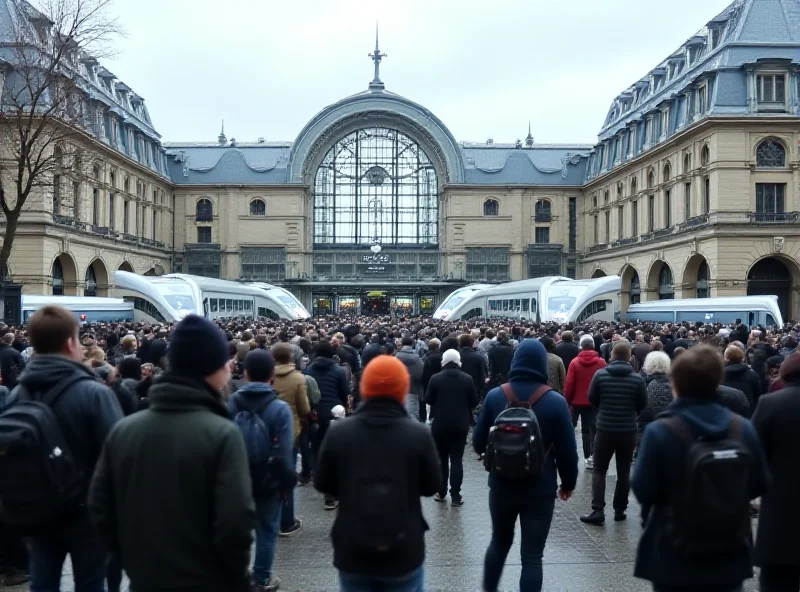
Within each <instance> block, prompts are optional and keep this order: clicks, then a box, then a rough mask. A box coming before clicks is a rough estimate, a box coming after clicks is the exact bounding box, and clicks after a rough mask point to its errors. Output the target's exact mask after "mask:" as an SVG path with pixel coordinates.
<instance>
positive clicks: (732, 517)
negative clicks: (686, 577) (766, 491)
mask: <svg viewBox="0 0 800 592" xmlns="http://www.w3.org/2000/svg"><path fill="white" fill-rule="evenodd" d="M731 416H732V417H731V425H730V428H729V429H728V432H727V434H725V436H723V437H722V438H718V439H706V438H702V437H698V436H697V435H696V434H695V433H694V430H693V428H692V427H691V426H690V425H689V424H688V423H687V422H686V421H684V420H683V419H682V418H681V417H680V416H678V415H674V416H671V417H668V418H664V419H661V420H659V421H662V422H663V423H664V424H665V425H667V426H668V427H669V428H670V430H672V432H673V433H674V434H675V435H676V436H677V437H678V439H679V440H680V441H681V442H682V443H683V444H684V446H685V449H686V453H685V454H686V456H685V459H686V460H685V463H686V465H685V482H684V483H682V485H681V489H680V491H676V492H674V495H673V496H672V500H671V503H670V505H669V506H668V509H667V535H668V538H669V540H670V541H671V542H672V545H673V546H674V547H675V548H676V549H677V550H679V551H680V552H681V553H682V554H683V555H685V556H687V557H705V556H714V555H720V554H724V553H726V552H730V551H733V550H736V549H741V548H742V545H749V544H750V541H751V537H752V532H751V527H750V479H751V475H750V473H751V470H750V468H751V466H752V461H753V458H752V455H751V453H750V451H749V450H748V449H747V447H746V446H745V445H744V442H743V440H742V424H743V420H742V418H740V417H739V416H738V415H736V414H733V413H732V414H731Z"/></svg>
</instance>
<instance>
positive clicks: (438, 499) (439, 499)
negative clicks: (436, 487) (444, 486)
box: [433, 493, 447, 502]
mask: <svg viewBox="0 0 800 592" xmlns="http://www.w3.org/2000/svg"><path fill="white" fill-rule="evenodd" d="M445 497H447V496H446V495H439V494H438V493H437V494H436V495H434V496H433V501H435V502H443V501H444V498H445Z"/></svg>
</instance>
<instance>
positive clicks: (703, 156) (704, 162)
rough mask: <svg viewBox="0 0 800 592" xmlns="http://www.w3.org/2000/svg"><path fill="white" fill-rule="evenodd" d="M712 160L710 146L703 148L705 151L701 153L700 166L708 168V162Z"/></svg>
mask: <svg viewBox="0 0 800 592" xmlns="http://www.w3.org/2000/svg"><path fill="white" fill-rule="evenodd" d="M709 160H710V155H709V150H708V145H705V146H703V149H702V150H701V151H700V166H707V165H708V161H709Z"/></svg>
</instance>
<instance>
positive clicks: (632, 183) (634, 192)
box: [631, 177, 636, 195]
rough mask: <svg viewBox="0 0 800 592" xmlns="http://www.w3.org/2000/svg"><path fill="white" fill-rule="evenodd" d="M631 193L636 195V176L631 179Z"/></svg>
mask: <svg viewBox="0 0 800 592" xmlns="http://www.w3.org/2000/svg"><path fill="white" fill-rule="evenodd" d="M631 195H636V177H634V178H633V179H631Z"/></svg>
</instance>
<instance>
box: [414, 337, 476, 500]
mask: <svg viewBox="0 0 800 592" xmlns="http://www.w3.org/2000/svg"><path fill="white" fill-rule="evenodd" d="M442 364H443V366H442V371H441V372H439V373H438V374H436V375H435V376H434V377H433V378H431V381H430V384H429V385H428V390H427V392H426V393H425V401H426V402H427V403H428V405H430V406H431V410H432V413H431V416H432V417H433V423H432V424H431V433H432V434H433V440H434V442H435V443H436V451H437V452H438V453H439V463H440V466H441V468H442V487H441V489H440V490H439V491H438V492H437V494H436V495H435V496H434V498H433V499H435V500H436V501H437V502H443V501H445V498H446V497H447V481H448V478H449V480H450V502H451V504H452V505H453V506H456V507H458V506H462V505H463V504H464V498H463V496H462V495H461V483H462V482H463V480H464V464H463V460H464V447H465V446H466V442H467V434H468V433H469V423H470V418H471V417H472V411H473V410H474V409H475V407H476V406H477V405H478V391H476V390H475V384H474V383H473V382H472V377H470V375H469V374H467V373H466V372H462V371H461V354H459V353H458V351H457V350H454V349H451V350H448V351H446V352H444V354H443V355H442Z"/></svg>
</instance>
